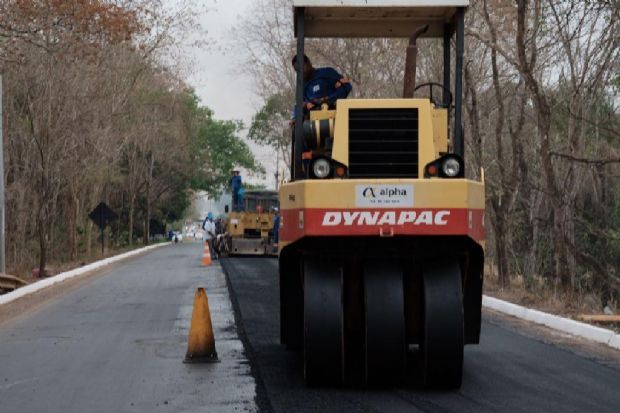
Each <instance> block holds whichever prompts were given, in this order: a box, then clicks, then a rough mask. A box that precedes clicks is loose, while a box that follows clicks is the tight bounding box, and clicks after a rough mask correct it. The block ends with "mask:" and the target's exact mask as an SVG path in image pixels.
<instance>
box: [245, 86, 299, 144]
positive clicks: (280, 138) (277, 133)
mask: <svg viewBox="0 0 620 413" xmlns="http://www.w3.org/2000/svg"><path fill="white" fill-rule="evenodd" d="M289 101H290V100H289V99H288V98H287V97H286V96H285V95H284V94H281V93H280V94H274V95H271V96H270V97H269V98H268V99H267V101H266V102H265V104H264V105H263V107H262V108H260V110H259V111H258V112H256V114H255V115H254V117H253V118H252V125H251V126H250V131H249V132H248V138H250V139H251V140H253V141H254V142H256V143H259V144H262V145H268V146H271V147H273V148H281V147H283V146H284V145H286V144H287V143H288V138H289V137H288V135H286V136H285V134H284V133H283V127H284V125H285V124H286V120H287V117H289V115H290V110H291V108H290V107H288V106H287V102H289Z"/></svg>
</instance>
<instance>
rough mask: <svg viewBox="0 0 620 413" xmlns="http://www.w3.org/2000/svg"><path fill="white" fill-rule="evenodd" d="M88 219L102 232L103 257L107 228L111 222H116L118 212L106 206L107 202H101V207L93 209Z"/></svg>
mask: <svg viewBox="0 0 620 413" xmlns="http://www.w3.org/2000/svg"><path fill="white" fill-rule="evenodd" d="M88 217H89V218H90V219H91V220H92V221H93V222H94V223H95V224H96V225H97V226H98V227H99V229H100V230H101V255H103V253H104V251H103V248H104V245H105V243H104V231H105V227H106V225H108V223H109V222H110V221H114V220H115V219H117V218H118V215H116V212H114V211H112V210H111V209H110V207H108V206H107V205H106V203H105V202H100V203H99V205H97V207H96V208H95V209H93V210H92V211H91V213H90V214H88Z"/></svg>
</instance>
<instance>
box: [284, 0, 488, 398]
mask: <svg viewBox="0 0 620 413" xmlns="http://www.w3.org/2000/svg"><path fill="white" fill-rule="evenodd" d="M468 3H469V2H468V1H467V0H436V1H430V0H428V1H424V0H398V1H397V0H392V1H389V0H386V1H379V0H365V1H356V0H350V1H347V0H315V1H312V0H295V1H293V7H294V20H295V21H294V27H295V36H296V40H297V50H296V56H297V59H296V61H297V62H298V63H297V64H296V72H297V73H296V76H297V81H296V109H295V124H294V130H293V133H292V160H293V161H292V167H291V176H290V180H289V181H288V182H286V183H284V184H283V185H282V186H281V188H280V192H279V196H280V206H281V214H282V216H281V221H280V243H279V258H278V259H279V282H280V315H281V317H280V322H281V326H280V327H281V328H280V331H281V334H280V338H281V342H282V343H283V344H285V345H286V347H287V348H288V349H291V350H301V351H302V352H303V362H304V368H303V371H304V377H305V380H306V383H307V384H308V385H319V386H325V385H340V384H343V383H345V384H346V383H362V384H364V385H375V384H380V385H385V384H395V383H398V382H401V381H402V380H404V379H405V378H407V377H412V376H411V375H413V377H417V376H419V377H422V378H423V381H424V383H425V384H426V385H427V386H429V387H449V388H455V387H459V386H460V385H461V381H462V375H463V347H464V345H465V344H477V343H478V342H479V339H480V312H481V302H482V282H483V264H484V250H483V247H484V242H485V229H484V207H485V202H484V199H485V198H484V181H483V180H484V178H483V176H484V174H483V171H481V174H480V176H481V178H480V179H479V180H474V179H468V178H466V175H465V159H464V158H465V151H464V140H463V127H462V105H463V80H462V79H463V49H464V16H465V12H466V9H467V7H468V5H469V4H468ZM337 37H345V38H346V37H363V38H370V37H382V38H406V39H409V44H408V47H407V52H406V53H407V54H406V64H405V73H404V82H403V83H404V84H403V94H402V96H395V97H394V98H390V99H340V100H338V101H337V102H336V104H335V105H333V106H332V107H328V106H326V105H323V107H322V108H320V109H318V110H314V111H310V112H309V113H304V108H303V95H304V78H303V65H302V63H301V62H303V61H304V59H303V56H304V40H305V39H306V38H337ZM421 37H425V38H436V39H437V40H436V41H438V42H441V44H442V45H443V73H438V74H437V78H438V79H442V83H425V84H419V85H417V86H416V82H415V81H416V78H415V69H416V57H417V50H418V45H417V39H418V38H421ZM453 41H454V43H452V42H453ZM333 52H334V53H339V52H340V51H338V50H334V51H333ZM453 58H454V64H452V59H453ZM421 89H423V90H424V92H425V96H424V97H415V96H414V94H415V95H421V94H422V92H423V91H422V90H421ZM414 92H415V93H414ZM408 366H409V367H408ZM412 368H413V369H416V368H417V369H418V371H417V372H415V371H414V372H412V371H411V369H412Z"/></svg>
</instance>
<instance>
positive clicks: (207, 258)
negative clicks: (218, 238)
mask: <svg viewBox="0 0 620 413" xmlns="http://www.w3.org/2000/svg"><path fill="white" fill-rule="evenodd" d="M211 262H212V261H211V251H209V243H208V242H205V249H204V251H203V253H202V265H204V266H207V265H211Z"/></svg>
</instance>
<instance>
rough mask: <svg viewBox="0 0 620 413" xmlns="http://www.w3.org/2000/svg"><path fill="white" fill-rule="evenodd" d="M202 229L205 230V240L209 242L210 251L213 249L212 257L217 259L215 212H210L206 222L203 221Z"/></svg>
mask: <svg viewBox="0 0 620 413" xmlns="http://www.w3.org/2000/svg"><path fill="white" fill-rule="evenodd" d="M202 229H204V230H205V240H206V242H207V243H208V244H209V251H211V258H212V259H214V260H216V259H217V250H216V249H215V242H214V241H215V238H216V234H215V222H214V221H213V214H212V213H211V212H209V213H208V214H207V217H206V218H205V220H204V222H203V223H202Z"/></svg>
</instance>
